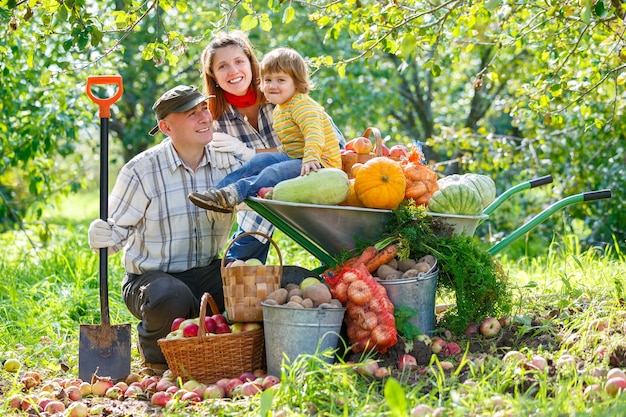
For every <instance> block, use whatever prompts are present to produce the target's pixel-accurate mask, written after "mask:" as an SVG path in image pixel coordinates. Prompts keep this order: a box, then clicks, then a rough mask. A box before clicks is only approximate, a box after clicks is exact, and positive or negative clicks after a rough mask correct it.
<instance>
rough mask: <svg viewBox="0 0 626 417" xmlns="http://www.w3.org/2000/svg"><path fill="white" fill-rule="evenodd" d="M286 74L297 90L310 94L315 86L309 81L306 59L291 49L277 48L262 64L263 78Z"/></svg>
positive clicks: (265, 57)
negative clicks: (274, 74) (264, 76)
mask: <svg viewBox="0 0 626 417" xmlns="http://www.w3.org/2000/svg"><path fill="white" fill-rule="evenodd" d="M277 72H284V73H285V74H287V75H289V76H290V77H291V78H293V82H294V84H295V86H296V90H297V91H298V92H300V93H302V94H308V93H309V92H310V91H311V90H312V89H313V88H314V87H315V86H314V85H313V82H312V81H311V80H310V79H309V67H308V65H307V64H306V62H305V61H304V58H302V56H301V55H300V54H299V53H298V52H296V51H295V50H294V49H291V48H277V49H274V50H272V51H270V52H268V53H267V54H266V55H265V56H264V57H263V61H262V62H261V74H262V75H261V76H263V75H266V74H273V73H277Z"/></svg>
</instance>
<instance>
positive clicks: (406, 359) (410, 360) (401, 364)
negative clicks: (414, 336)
mask: <svg viewBox="0 0 626 417" xmlns="http://www.w3.org/2000/svg"><path fill="white" fill-rule="evenodd" d="M415 368H417V359H415V356H413V355H409V354H408V353H406V354H404V355H402V356H400V360H399V361H398V369H399V370H401V371H404V370H409V371H410V370H411V369H415Z"/></svg>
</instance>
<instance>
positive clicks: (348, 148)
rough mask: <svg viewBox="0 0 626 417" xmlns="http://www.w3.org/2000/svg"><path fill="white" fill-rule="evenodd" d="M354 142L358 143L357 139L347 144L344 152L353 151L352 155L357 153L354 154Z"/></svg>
mask: <svg viewBox="0 0 626 417" xmlns="http://www.w3.org/2000/svg"><path fill="white" fill-rule="evenodd" d="M354 141H356V138H354V139H351V140H349V141H347V142H346V145H345V147H344V150H345V151H346V152H347V151H351V152H352V153H356V152H354Z"/></svg>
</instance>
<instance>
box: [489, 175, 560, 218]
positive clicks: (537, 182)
mask: <svg viewBox="0 0 626 417" xmlns="http://www.w3.org/2000/svg"><path fill="white" fill-rule="evenodd" d="M550 183H552V175H544V176H543V177H538V178H533V179H532V180H529V181H525V182H523V183H521V184H517V185H516V186H514V187H511V188H509V189H508V190H506V191H505V192H503V193H502V194H501V195H500V196H499V197H498V198H496V199H495V200H493V202H492V203H491V204H489V205H488V206H487V207H486V208H485V209H484V210H483V214H487V215H489V214H491V213H493V212H494V210H495V209H497V208H498V207H500V205H501V204H502V203H504V202H505V201H506V200H508V198H509V197H511V196H512V195H513V194H515V193H519V192H520V191H524V190H528V189H529V188H535V187H539V186H541V185H546V184H550Z"/></svg>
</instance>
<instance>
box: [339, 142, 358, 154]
mask: <svg viewBox="0 0 626 417" xmlns="http://www.w3.org/2000/svg"><path fill="white" fill-rule="evenodd" d="M346 145H347V144H346ZM339 153H340V154H341V155H349V154H356V152H354V149H342V150H340V151H339Z"/></svg>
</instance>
